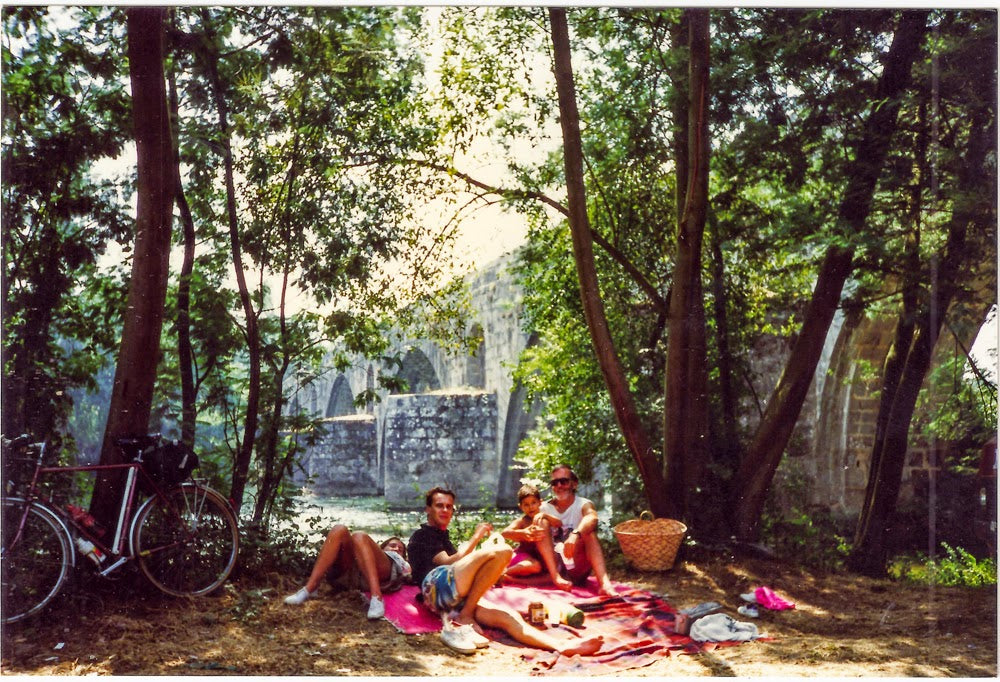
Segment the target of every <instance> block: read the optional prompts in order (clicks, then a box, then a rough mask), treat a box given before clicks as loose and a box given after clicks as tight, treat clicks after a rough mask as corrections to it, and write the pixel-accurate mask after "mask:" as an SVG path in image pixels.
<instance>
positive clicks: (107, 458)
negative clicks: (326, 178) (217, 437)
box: [91, 7, 175, 524]
mask: <svg viewBox="0 0 1000 682" xmlns="http://www.w3.org/2000/svg"><path fill="white" fill-rule="evenodd" d="M126 16H127V35H128V48H127V49H128V60H129V77H130V80H131V83H132V118H133V125H134V129H135V143H136V157H137V165H138V183H137V194H138V204H137V208H136V236H135V251H134V253H133V257H132V275H131V279H130V281H129V290H128V299H127V307H126V312H125V321H124V328H123V330H122V340H121V347H120V351H119V353H118V364H117V366H116V368H115V378H114V384H113V386H112V390H111V401H110V405H109V409H108V421H107V424H106V426H105V430H104V443H103V446H102V448H101V459H100V462H101V464H115V463H118V462H121V461H122V457H123V455H122V453H121V452H120V451H119V450H118V448H117V447H116V446H115V445H114V440H115V439H116V438H118V437H120V436H125V435H132V434H142V433H145V432H146V431H147V429H148V428H149V417H150V412H151V408H152V401H153V389H154V386H155V383H156V367H157V360H158V358H159V355H160V331H161V329H162V326H163V308H164V303H165V300H166V291H167V276H168V257H169V255H170V229H171V217H172V216H171V212H172V207H173V199H174V186H175V183H174V169H173V153H172V149H171V136H170V118H169V113H168V111H167V93H166V81H165V79H164V71H163V43H164V19H165V17H166V9H164V8H140V7H136V8H130V9H128V10H127V11H126ZM123 482H124V477H123V476H122V475H120V474H117V473H114V474H113V473H112V472H106V473H105V474H104V475H101V476H98V479H97V483H96V485H95V488H94V497H93V501H92V507H91V508H92V512H93V514H94V516H95V517H97V518H98V520H100V521H103V522H106V523H109V524H110V522H111V521H112V517H113V515H114V512H115V508H116V507H117V505H118V497H119V495H120V491H121V486H122V484H123Z"/></svg>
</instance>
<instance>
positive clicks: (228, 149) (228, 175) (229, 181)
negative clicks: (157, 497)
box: [202, 10, 260, 512]
mask: <svg viewBox="0 0 1000 682" xmlns="http://www.w3.org/2000/svg"><path fill="white" fill-rule="evenodd" d="M202 20H203V23H204V26H205V31H206V32H207V33H208V40H207V41H206V42H207V44H208V45H207V49H206V50H205V52H206V55H205V56H206V59H205V61H206V64H205V67H206V69H207V70H208V74H209V79H210V81H211V85H212V93H213V95H214V97H215V106H216V111H217V112H218V116H219V144H220V146H221V148H222V157H223V166H224V170H225V182H226V217H227V222H228V225H229V243H230V249H231V252H232V258H233V272H234V274H235V276H236V286H237V289H238V291H239V295H240V302H241V303H242V305H243V315H244V317H245V318H246V338H247V356H248V359H249V365H250V371H249V377H248V386H247V407H246V420H245V421H244V425H243V439H242V441H241V442H239V443H238V444H237V450H236V461H235V462H234V463H233V481H232V486H231V488H230V490H229V500H230V502H231V503H232V504H233V508H234V509H236V510H237V512H238V511H239V509H240V508H241V506H242V505H243V493H244V491H245V489H246V484H247V476H248V475H249V472H250V462H251V459H252V457H253V448H254V441H255V440H256V436H257V420H258V418H259V409H260V331H259V329H258V326H257V313H256V311H255V310H254V308H253V301H252V300H251V297H250V289H249V288H248V287H247V280H246V275H245V274H244V272H243V251H242V246H241V243H240V230H239V215H238V213H237V208H236V181H235V178H234V176H235V171H234V168H233V149H232V140H231V139H230V137H231V132H230V129H229V107H228V104H227V103H226V96H225V93H224V92H223V87H222V79H221V78H220V76H219V52H218V46H216V44H215V41H214V35H213V34H212V31H211V19H210V17H209V16H208V12H207V11H206V10H202Z"/></svg>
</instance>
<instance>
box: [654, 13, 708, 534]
mask: <svg viewBox="0 0 1000 682" xmlns="http://www.w3.org/2000/svg"><path fill="white" fill-rule="evenodd" d="M685 14H686V15H687V18H688V25H689V40H688V43H689V54H690V62H689V67H688V68H689V79H688V83H689V90H688V97H689V105H688V116H687V119H688V125H687V130H688V141H687V146H688V154H687V158H688V163H687V168H688V172H687V177H685V178H678V183H679V184H681V181H682V180H683V184H684V185H685V186H686V190H685V192H684V204H683V209H682V211H681V216H680V220H679V223H678V226H677V259H676V264H675V266H674V273H673V274H674V276H673V285H672V286H671V289H670V308H669V314H668V327H667V328H668V331H667V365H666V374H665V378H664V382H665V386H664V394H665V395H664V428H663V435H664V444H663V452H664V478H665V479H666V485H667V497H668V500H669V515H670V516H672V517H674V518H681V519H690V509H689V501H690V493H691V492H693V491H694V490H695V488H696V487H697V486H698V483H699V481H700V479H701V474H702V471H703V470H704V463H705V457H706V456H707V447H706V446H707V428H708V403H707V395H706V394H707V368H706V359H705V307H704V300H705V299H704V291H703V289H702V279H701V265H702V260H701V250H702V241H703V236H704V233H705V219H706V215H707V207H708V163H709V141H708V135H709V131H708V70H709V66H708V61H709V12H708V10H705V9H697V10H687V11H686V12H685Z"/></svg>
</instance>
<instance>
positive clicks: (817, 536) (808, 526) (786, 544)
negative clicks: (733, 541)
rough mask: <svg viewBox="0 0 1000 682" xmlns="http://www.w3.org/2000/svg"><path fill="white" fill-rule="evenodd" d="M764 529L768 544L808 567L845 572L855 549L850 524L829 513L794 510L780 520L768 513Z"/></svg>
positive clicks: (764, 540) (781, 554)
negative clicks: (845, 564) (852, 550)
mask: <svg viewBox="0 0 1000 682" xmlns="http://www.w3.org/2000/svg"><path fill="white" fill-rule="evenodd" d="M762 527H763V530H762V533H761V535H762V539H763V542H764V544H765V545H767V546H768V547H770V548H771V549H773V550H774V552H775V553H776V554H778V555H779V556H782V557H787V558H789V559H793V560H794V561H795V562H796V563H800V564H802V565H804V566H813V567H816V568H821V569H823V570H829V571H833V570H839V569H842V568H843V567H844V561H845V559H846V558H847V555H848V553H849V552H850V549H851V544H850V540H849V539H848V537H847V535H848V533H849V530H850V529H849V527H848V524H846V523H845V522H844V520H843V519H836V518H834V517H832V516H831V515H830V514H829V513H828V512H823V511H818V510H810V511H808V512H807V511H803V510H801V509H792V510H790V511H789V512H787V513H785V514H783V515H781V516H780V517H779V516H774V515H770V514H765V515H764V518H763V520H762Z"/></svg>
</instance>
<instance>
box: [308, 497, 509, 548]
mask: <svg viewBox="0 0 1000 682" xmlns="http://www.w3.org/2000/svg"><path fill="white" fill-rule="evenodd" d="M298 508H299V513H298V514H297V516H296V519H297V525H298V528H299V530H300V531H302V532H304V533H306V535H307V536H308V537H309V539H310V540H313V539H319V538H322V537H323V536H325V535H326V533H327V531H329V530H330V528H332V527H333V526H334V525H336V524H338V523H342V524H344V525H345V526H347V527H348V528H350V529H351V530H352V531H353V530H361V531H364V532H366V533H368V534H369V535H371V536H372V537H373V538H375V540H376V541H382V540H384V539H386V538H388V537H389V536H392V535H396V536H399V537H401V538H403V539H404V540H405V539H407V538H409V536H410V534H411V533H412V532H413V531H415V530H416V529H417V528H418V527H419V526H420V524H421V523H423V522H424V521H426V520H427V514H426V513H425V512H424V510H423V509H420V510H414V511H401V510H390V509H389V508H388V505H387V504H386V502H385V498H384V497H313V496H308V497H301V498H299V500H298ZM519 513H520V512H515V511H497V510H495V509H490V510H482V509H470V510H462V509H459V510H458V511H457V512H456V513H455V517H454V519H453V520H452V529H453V530H455V529H456V527H461V526H470V527H471V526H475V524H476V523H478V522H480V521H489V522H491V523H492V524H493V526H494V527H497V528H502V527H503V526H504V525H506V524H507V523H509V522H510V520H511V519H513V518H514V517H515V516H516V515H517V514H519Z"/></svg>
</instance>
